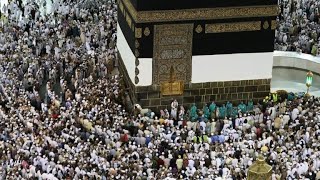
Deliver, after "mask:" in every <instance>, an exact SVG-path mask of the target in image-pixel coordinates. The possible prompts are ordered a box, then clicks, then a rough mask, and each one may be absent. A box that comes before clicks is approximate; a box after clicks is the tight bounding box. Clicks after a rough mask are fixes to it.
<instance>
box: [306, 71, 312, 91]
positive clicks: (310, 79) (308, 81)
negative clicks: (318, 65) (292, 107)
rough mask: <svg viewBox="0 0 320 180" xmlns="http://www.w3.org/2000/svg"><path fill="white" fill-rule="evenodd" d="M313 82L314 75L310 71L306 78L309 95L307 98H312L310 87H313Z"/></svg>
mask: <svg viewBox="0 0 320 180" xmlns="http://www.w3.org/2000/svg"><path fill="white" fill-rule="evenodd" d="M312 80H313V73H312V72H311V71H309V72H308V73H307V77H306V86H307V93H306V95H305V96H307V97H309V96H310V94H309V90H310V87H311V86H312Z"/></svg>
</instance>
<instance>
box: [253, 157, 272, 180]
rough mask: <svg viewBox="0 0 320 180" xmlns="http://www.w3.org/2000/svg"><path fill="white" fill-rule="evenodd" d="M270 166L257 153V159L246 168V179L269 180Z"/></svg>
mask: <svg viewBox="0 0 320 180" xmlns="http://www.w3.org/2000/svg"><path fill="white" fill-rule="evenodd" d="M271 176H272V167H271V166H270V165H269V164H267V163H266V162H265V159H264V157H263V156H261V155H259V156H258V158H257V161H256V162H254V163H253V164H252V165H251V166H250V167H249V169H248V180H271Z"/></svg>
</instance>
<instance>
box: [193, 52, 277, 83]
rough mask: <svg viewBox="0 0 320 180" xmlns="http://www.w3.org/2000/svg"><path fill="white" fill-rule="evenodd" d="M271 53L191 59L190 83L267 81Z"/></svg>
mask: <svg viewBox="0 0 320 180" xmlns="http://www.w3.org/2000/svg"><path fill="white" fill-rule="evenodd" d="M272 59H273V53H272V52H267V53H241V54H226V55H205V56H193V57H192V83H201V82H215V81H236V80H247V79H269V78H271V76H272V63H273V60H272Z"/></svg>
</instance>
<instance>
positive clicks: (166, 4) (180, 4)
mask: <svg viewBox="0 0 320 180" xmlns="http://www.w3.org/2000/svg"><path fill="white" fill-rule="evenodd" d="M129 1H130V2H131V3H132V6H133V7H134V8H135V9H136V10H138V11H150V10H176V9H195V8H215V7H230V6H252V5H273V4H276V3H277V2H278V1H277V0H259V1H257V0H228V1H220V0H201V1H196V2H195V0H161V1H159V0H129Z"/></svg>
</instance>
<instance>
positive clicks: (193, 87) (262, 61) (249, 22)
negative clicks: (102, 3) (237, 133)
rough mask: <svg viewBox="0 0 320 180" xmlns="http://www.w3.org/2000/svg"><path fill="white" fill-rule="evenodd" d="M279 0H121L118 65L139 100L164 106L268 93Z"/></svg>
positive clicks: (258, 96) (234, 99)
mask: <svg viewBox="0 0 320 180" xmlns="http://www.w3.org/2000/svg"><path fill="white" fill-rule="evenodd" d="M278 9H279V8H278V5H277V1H276V0H271V1H267V0H262V1H256V0H246V1H244V0H229V1H220V0H198V1H195V0H170V1H169V0H161V1H159V0H118V29H117V33H118V41H117V47H118V50H119V62H120V71H121V72H122V74H123V75H124V78H125V81H126V84H127V86H128V88H129V89H130V91H129V92H130V96H131V97H132V99H133V101H134V102H135V103H139V104H141V105H142V106H143V107H145V108H151V109H163V108H166V107H167V106H168V105H169V104H170V102H171V101H172V99H177V100H178V101H179V103H182V104H184V105H186V106H188V105H191V104H192V103H197V105H198V106H201V107H202V105H203V103H207V102H209V101H212V100H214V101H216V102H217V103H224V102H226V101H232V102H234V103H236V102H240V101H247V100H249V99H252V100H255V101H257V100H259V99H262V98H263V97H265V96H266V95H268V94H269V92H270V81H271V76H272V63H273V50H274V38H275V28H276V26H277V21H276V18H277V15H278V12H279V11H278Z"/></svg>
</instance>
